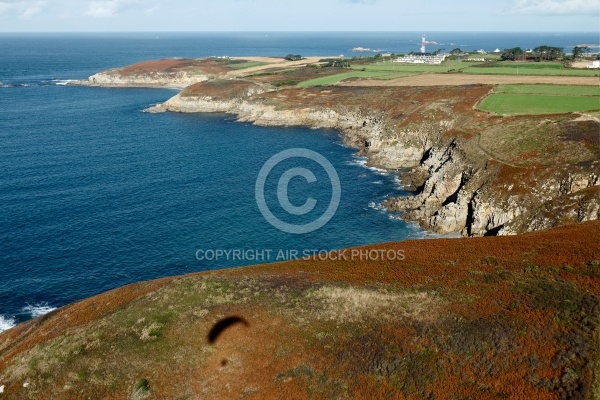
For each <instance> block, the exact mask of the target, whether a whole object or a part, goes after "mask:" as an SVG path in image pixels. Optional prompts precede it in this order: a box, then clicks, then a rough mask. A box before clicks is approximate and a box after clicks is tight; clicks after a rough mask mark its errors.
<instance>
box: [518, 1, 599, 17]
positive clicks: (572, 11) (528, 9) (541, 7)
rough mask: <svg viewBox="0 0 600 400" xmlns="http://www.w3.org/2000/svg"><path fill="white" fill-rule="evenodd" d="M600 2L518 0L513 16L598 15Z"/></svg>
mask: <svg viewBox="0 0 600 400" xmlns="http://www.w3.org/2000/svg"><path fill="white" fill-rule="evenodd" d="M599 12H600V0H516V1H515V2H514V4H513V7H512V8H511V9H510V13H511V14H559V15H561V14H562V15H585V14H596V15H597V14H598V13H599Z"/></svg>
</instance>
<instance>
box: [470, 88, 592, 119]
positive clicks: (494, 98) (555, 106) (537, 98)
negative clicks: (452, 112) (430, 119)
mask: <svg viewBox="0 0 600 400" xmlns="http://www.w3.org/2000/svg"><path fill="white" fill-rule="evenodd" d="M479 108H480V109H481V110H484V111H490V112H495V113H498V114H508V115H519V114H560V113H566V112H575V111H588V110H598V109H600V96H564V95H540V94H515V93H494V94H491V95H489V96H488V97H486V98H485V99H484V100H483V101H482V102H481V103H480V105H479Z"/></svg>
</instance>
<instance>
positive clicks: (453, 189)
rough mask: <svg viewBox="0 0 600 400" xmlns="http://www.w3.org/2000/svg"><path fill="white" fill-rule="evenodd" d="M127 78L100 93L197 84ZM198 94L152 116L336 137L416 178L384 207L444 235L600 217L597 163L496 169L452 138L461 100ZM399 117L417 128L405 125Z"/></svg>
mask: <svg viewBox="0 0 600 400" xmlns="http://www.w3.org/2000/svg"><path fill="white" fill-rule="evenodd" d="M120 79H121V78H119V77H113V76H107V75H103V74H96V75H94V76H92V77H90V80H91V81H92V82H95V83H97V84H101V85H113V84H115V85H120V86H123V85H127V84H129V83H131V85H133V86H136V85H146V84H148V85H150V84H152V85H154V86H157V85H158V86H161V85H167V83H171V84H172V83H173V82H177V83H185V82H187V81H186V80H187V79H190V78H189V77H188V76H187V75H186V74H185V73H183V74H181V76H179V75H178V77H177V78H175V79H173V78H169V77H168V76H166V75H165V76H160V77H152V76H147V77H140V76H138V77H137V78H136V80H134V81H128V80H127V79H129V78H123V80H120ZM206 79H207V80H208V79H209V77H208V76H207V77H206ZM194 80H196V81H197V80H198V77H197V76H196V77H194ZM232 87H233V89H232ZM191 88H193V90H192V89H190V88H188V89H185V90H184V91H183V92H181V93H180V94H178V95H176V96H174V97H172V98H171V99H169V100H168V101H166V102H165V103H163V104H159V105H157V106H154V107H151V108H149V109H147V110H146V111H149V112H165V111H171V112H208V113H229V114H235V115H237V118H238V120H239V121H244V122H252V123H254V124H257V125H264V126H292V125H301V126H310V127H313V128H324V129H335V130H338V131H339V132H341V134H342V136H343V138H344V141H345V143H346V144H348V145H350V146H354V147H356V148H357V149H358V150H359V152H360V154H362V155H366V156H367V157H368V163H369V165H373V166H377V167H381V168H386V169H393V170H397V169H410V170H409V171H408V172H406V173H405V176H406V181H407V185H408V187H409V189H413V190H417V193H416V195H414V196H410V197H403V198H397V199H389V200H388V201H387V202H386V206H387V207H388V209H390V210H394V211H402V212H404V214H403V218H404V219H406V220H408V221H415V222H417V223H418V224H420V225H421V226H422V227H424V228H425V229H429V230H432V231H434V232H437V233H452V232H460V233H461V234H462V235H464V236H485V235H511V234H518V233H523V232H528V231H532V230H538V229H547V228H551V227H554V226H558V225H561V224H564V223H568V222H581V221H588V220H594V219H598V217H599V216H598V212H599V211H598V209H599V206H598V204H600V192H599V191H598V190H590V188H592V187H596V188H597V187H598V185H599V184H600V179H599V173H598V172H597V171H598V170H599V167H600V162H599V161H598V160H597V159H596V161H593V162H592V163H591V164H590V163H588V164H587V165H586V166H579V167H577V166H576V165H575V164H570V165H567V166H566V167H565V168H562V169H561V168H556V166H544V165H539V166H537V165H533V166H532V165H531V164H530V165H526V166H523V167H521V166H518V165H517V166H515V165H514V164H511V163H509V162H504V161H499V160H496V159H494V158H492V155H491V154H490V153H489V152H488V151H487V150H484V149H483V148H481V146H480V143H479V138H477V139H474V138H473V137H468V136H467V137H464V136H461V135H457V134H453V129H454V128H455V127H456V126H459V125H460V124H461V122H463V121H464V118H465V115H462V114H457V112H456V104H457V103H458V102H459V101H460V100H456V98H453V99H451V100H447V101H444V100H443V98H442V101H440V100H439V99H438V100H437V101H436V100H431V101H428V99H427V100H426V101H423V102H420V101H415V100H411V101H409V102H407V101H404V103H402V104H400V106H399V107H397V108H396V109H393V110H391V109H390V108H389V107H388V108H387V109H386V108H385V105H384V106H380V105H377V106H370V105H369V104H367V105H366V106H363V104H362V103H361V101H360V100H361V99H362V98H364V99H365V103H368V101H369V100H371V98H372V97H374V96H376V95H377V94H376V91H377V90H378V89H377V88H372V89H370V90H372V92H368V93H367V92H364V90H363V92H359V93H358V94H357V95H356V96H357V97H360V96H363V97H362V98H359V100H358V101H355V102H354V103H351V102H348V101H345V100H346V99H348V97H335V96H342V95H346V96H347V93H346V92H344V89H346V88H332V90H320V91H317V90H313V91H310V90H304V91H303V90H302V89H287V90H282V91H277V90H276V89H275V88H274V87H273V86H271V85H269V84H261V83H256V82H252V81H232V82H231V83H230V84H229V86H228V84H227V81H225V80H221V81H214V80H213V81H211V82H208V83H201V84H198V83H197V84H195V85H193V86H192V87H191ZM400 90H403V89H400ZM423 90H425V89H423ZM428 90H430V89H428ZM340 93H341V94H340ZM352 95H354V93H352ZM392 95H393V93H392ZM428 95H429V93H427V96H428ZM427 96H426V97H427ZM282 99H284V100H282ZM315 99H317V100H315ZM340 99H341V100H340ZM409 100H410V99H409ZM395 101H397V102H402V101H403V100H402V99H398V100H395ZM403 107H404V108H403ZM398 109H399V110H400V112H399V111H398ZM470 109H471V110H472V105H471V108H470ZM465 112H467V111H465ZM469 112H471V113H473V111H469ZM394 113H395V114H397V115H401V118H411V117H412V118H413V119H414V120H415V122H410V123H402V124H399V123H397V122H396V121H399V120H398V117H394V115H393V114H394ZM398 113H399V114H398ZM415 115H416V116H417V117H414V116H415ZM407 116H408V117H407ZM536 123H537V122H536ZM544 123H546V122H544ZM591 123H595V124H597V125H598V122H597V121H596V122H591ZM599 126H600V125H599ZM482 129H485V128H482ZM594 171H596V172H594ZM401 179H404V176H401ZM543 210H545V212H541V211H543Z"/></svg>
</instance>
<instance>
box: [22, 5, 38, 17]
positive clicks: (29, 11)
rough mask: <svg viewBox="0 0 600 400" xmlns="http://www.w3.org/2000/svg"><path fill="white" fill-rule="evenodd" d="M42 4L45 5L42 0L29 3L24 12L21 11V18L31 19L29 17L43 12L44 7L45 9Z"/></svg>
mask: <svg viewBox="0 0 600 400" xmlns="http://www.w3.org/2000/svg"><path fill="white" fill-rule="evenodd" d="M42 5H43V3H42V2H37V3H34V4H29V5H27V7H26V8H25V9H24V10H23V12H21V18H22V19H29V18H31V17H33V16H35V15H37V14H39V13H41V12H42V9H43V7H42Z"/></svg>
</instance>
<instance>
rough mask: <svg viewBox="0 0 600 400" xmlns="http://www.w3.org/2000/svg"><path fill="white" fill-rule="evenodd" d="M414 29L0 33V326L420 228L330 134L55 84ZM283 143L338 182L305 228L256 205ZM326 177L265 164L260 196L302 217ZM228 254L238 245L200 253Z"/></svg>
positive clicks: (399, 47) (457, 41)
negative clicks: (184, 277) (294, 229)
mask: <svg viewBox="0 0 600 400" xmlns="http://www.w3.org/2000/svg"><path fill="white" fill-rule="evenodd" d="M420 37H421V33H417V32H412V33H410V32H402V33H390V32H387V33H386V32H383V33H382V32H378V33H276V32H264V33H255V32H253V33H164V32H161V33H102V34H100V33H98V34H96V33H87V34H8V33H3V34H0V82H2V84H1V85H0V330H3V329H8V328H9V327H11V326H13V325H14V324H15V323H18V322H21V321H24V320H27V319H29V318H32V317H35V316H39V315H42V314H44V313H47V312H49V311H51V310H53V309H55V308H56V307H60V306H63V305H65V304H68V303H71V302H74V301H77V300H79V299H82V298H85V297H89V296H91V295H94V294H97V293H100V292H103V291H106V290H109V289H112V288H115V287H118V286H122V285H124V284H128V283H131V282H137V281H142V280H148V279H153V278H158V277H162V276H168V275H176V274H184V273H189V272H195V271H206V270H212V269H217V268H224V267H230V266H234V265H248V264H255V263H258V262H262V261H269V262H273V261H279V259H277V258H276V257H277V255H278V253H279V251H280V250H282V251H284V252H283V254H284V257H287V258H293V255H294V254H297V255H298V257H300V256H302V255H303V252H306V251H308V252H311V251H319V250H332V249H339V248H343V247H348V246H355V245H362V244H371V243H378V242H386V241H398V240H405V239H409V238H420V237H424V236H425V235H426V233H425V232H423V231H422V230H421V229H419V228H418V227H416V226H414V225H411V224H408V223H406V222H404V221H403V220H402V219H401V218H400V216H399V215H394V214H390V213H387V212H385V211H383V209H382V207H381V202H382V201H383V200H384V199H386V198H387V197H389V196H399V195H404V194H406V193H405V192H404V191H403V190H402V186H401V184H400V182H399V181H398V179H397V176H396V175H397V174H395V173H389V172H386V171H381V170H377V169H374V168H368V167H366V166H365V160H364V159H363V158H360V157H357V156H356V155H355V150H354V149H351V148H348V147H345V146H344V145H343V143H342V141H341V138H340V136H339V134H338V133H337V132H332V131H323V130H311V129H308V128H302V127H298V128H266V127H258V126H253V125H251V124H246V123H238V122H236V121H235V120H234V118H233V117H232V116H229V115H206V114H156V115H155V114H148V113H143V112H142V110H143V109H144V108H146V107H148V106H149V105H151V104H156V103H159V102H162V101H165V100H167V99H168V98H170V97H171V96H173V95H175V94H176V91H174V90H166V89H106V88H89V87H74V86H67V85H65V83H66V81H67V80H69V79H85V78H87V77H88V76H89V75H92V74H94V73H96V72H98V71H100V70H103V69H107V68H111V67H117V66H122V65H127V64H130V63H134V62H138V61H143V60H147V59H157V58H165V57H207V56H223V55H228V56H244V55H264V56H285V55H286V54H289V53H293V54H302V55H322V56H328V55H339V54H345V55H347V56H352V55H354V54H353V53H352V52H350V49H352V48H354V47H369V48H372V49H381V50H382V51H392V52H409V51H418V48H419V47H420ZM428 39H429V40H432V41H433V40H435V41H436V42H438V43H440V45H439V46H438V47H440V48H445V49H446V50H450V46H452V48H455V47H460V48H462V49H464V50H472V49H480V48H484V49H486V50H494V49H495V48H498V47H499V48H507V47H514V46H521V47H522V48H527V47H536V46H538V45H542V44H547V45H554V46H561V47H565V48H566V49H567V50H570V48H571V47H572V46H575V45H578V44H597V43H598V35H597V33H589V34H585V33H583V34H571V33H569V34H566V33H565V34H549V33H544V34H533V33H524V34H519V33H510V34H507V33H456V32H454V33H448V32H446V33H444V32H437V33H431V34H429V35H428ZM432 49H436V47H435V46H434V47H432ZM356 55H359V54H356ZM288 149H308V150H311V151H313V152H316V153H318V154H320V155H321V156H323V157H324V158H325V159H326V160H327V161H328V162H329V163H330V164H331V167H332V168H333V169H334V170H335V172H336V175H337V176H338V177H339V188H340V190H341V194H340V198H339V199H340V201H339V206H338V207H337V211H336V212H335V214H333V216H332V218H331V220H329V221H328V222H327V223H325V224H324V225H323V226H322V227H320V228H319V229H317V230H315V231H312V232H309V233H305V234H294V233H288V232H285V231H282V230H280V229H277V228H276V227H275V226H273V225H271V224H270V223H269V222H268V221H267V220H266V219H265V217H264V216H263V213H261V210H260V209H259V207H258V205H257V201H256V187H255V184H256V180H257V177H258V176H259V173H260V171H261V168H262V167H263V165H264V164H265V163H266V162H267V160H269V159H270V158H271V157H273V156H274V155H276V154H277V153H279V152H282V151H285V150H288ZM294 168H295V169H296V170H297V169H298V168H301V169H303V170H304V171H306V170H310V171H312V172H314V176H313V177H312V178H314V180H315V182H312V180H311V177H310V176H309V177H306V175H305V176H295V177H292V178H291V179H289V180H288V182H287V185H286V187H285V188H286V190H287V194H288V196H289V203H290V204H291V205H293V206H295V207H300V206H302V204H303V203H305V202H308V200H315V201H316V205H315V206H314V208H313V209H312V211H310V212H309V213H308V214H305V215H303V216H300V217H298V215H292V214H293V213H291V214H290V213H289V212H286V211H285V209H282V207H281V206H278V204H281V197H280V195H281V193H280V192H278V189H279V186H278V182H281V181H278V180H277V178H278V175H279V176H281V175H282V174H284V173H285V171H287V170H290V169H294ZM330 178H331V177H330V176H329V175H328V173H327V170H326V168H324V167H323V165H321V164H319V163H318V162H315V161H314V160H310V159H306V158H301V157H295V158H291V159H287V160H284V161H283V162H281V163H279V164H278V165H277V166H276V167H274V168H273V170H272V171H271V173H270V174H269V175H268V179H267V180H266V183H265V190H264V193H265V201H266V204H267V206H268V207H269V209H271V210H272V212H273V214H274V215H275V216H276V217H277V218H280V219H285V218H292V219H293V218H299V219H297V220H295V221H293V222H296V223H298V224H301V223H304V222H306V221H310V220H311V219H313V218H314V217H315V215H321V214H324V213H325V211H326V208H327V205H328V204H330V201H329V199H330V198H331V197H332V192H333V190H334V186H335V185H334V183H332V181H331V179H330ZM307 204H308V203H307ZM233 250H237V251H238V254H240V252H241V254H244V255H245V256H244V257H242V258H239V257H238V258H234V257H231V256H226V255H222V256H221V257H216V254H217V252H218V251H221V252H223V254H232V253H226V252H228V251H233ZM290 250H291V252H290ZM261 251H262V253H260V252H261ZM265 251H266V253H265ZM199 254H200V255H201V256H200V257H199ZM253 256H254V257H253ZM261 257H262V258H261Z"/></svg>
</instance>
